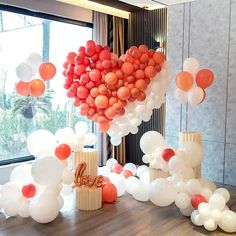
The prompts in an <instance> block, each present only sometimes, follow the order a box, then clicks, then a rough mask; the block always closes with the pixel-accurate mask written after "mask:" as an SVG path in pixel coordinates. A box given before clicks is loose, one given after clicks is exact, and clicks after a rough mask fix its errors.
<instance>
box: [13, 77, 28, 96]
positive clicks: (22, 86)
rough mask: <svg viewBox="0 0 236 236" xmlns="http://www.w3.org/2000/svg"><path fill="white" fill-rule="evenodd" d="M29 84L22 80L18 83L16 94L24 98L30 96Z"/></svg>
mask: <svg viewBox="0 0 236 236" xmlns="http://www.w3.org/2000/svg"><path fill="white" fill-rule="evenodd" d="M29 84H30V83H29V82H24V81H22V80H20V81H19V82H18V83H16V92H17V93H18V94H20V95H22V96H29V95H30V89H29Z"/></svg>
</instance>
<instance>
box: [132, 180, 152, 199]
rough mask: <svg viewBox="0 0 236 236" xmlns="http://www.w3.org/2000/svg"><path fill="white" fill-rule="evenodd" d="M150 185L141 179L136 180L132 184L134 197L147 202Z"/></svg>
mask: <svg viewBox="0 0 236 236" xmlns="http://www.w3.org/2000/svg"><path fill="white" fill-rule="evenodd" d="M148 187H149V186H148V185H147V184H144V183H142V182H141V181H138V182H135V183H134V184H133V185H132V195H133V197H134V198H135V199H136V200H138V201H141V202H146V201H148V199H149V188H148Z"/></svg>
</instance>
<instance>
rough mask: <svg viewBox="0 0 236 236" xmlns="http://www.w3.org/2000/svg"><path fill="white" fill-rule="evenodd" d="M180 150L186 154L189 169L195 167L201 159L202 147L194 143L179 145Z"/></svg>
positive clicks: (188, 142)
mask: <svg viewBox="0 0 236 236" xmlns="http://www.w3.org/2000/svg"><path fill="white" fill-rule="evenodd" d="M180 147H181V149H182V150H183V151H184V152H185V153H186V155H187V158H188V159H189V160H190V163H191V167H197V166H199V165H200V164H201V162H202V159H203V154H202V147H201V146H200V145H199V144H198V143H196V142H190V141H187V142H184V143H182V144H181V145H180Z"/></svg>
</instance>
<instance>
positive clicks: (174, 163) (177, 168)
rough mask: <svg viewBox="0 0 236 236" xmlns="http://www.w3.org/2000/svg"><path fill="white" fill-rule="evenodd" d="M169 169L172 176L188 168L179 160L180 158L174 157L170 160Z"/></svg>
mask: <svg viewBox="0 0 236 236" xmlns="http://www.w3.org/2000/svg"><path fill="white" fill-rule="evenodd" d="M168 167H169V171H170V174H172V175H173V174H175V173H176V174H177V173H181V172H183V171H184V169H185V168H186V166H185V164H184V162H183V160H182V159H181V158H179V157H178V156H173V157H172V158H171V159H170V160H169V162H168Z"/></svg>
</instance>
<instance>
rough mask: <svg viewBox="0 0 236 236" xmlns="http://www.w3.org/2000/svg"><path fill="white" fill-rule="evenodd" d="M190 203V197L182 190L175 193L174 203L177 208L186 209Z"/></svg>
mask: <svg viewBox="0 0 236 236" xmlns="http://www.w3.org/2000/svg"><path fill="white" fill-rule="evenodd" d="M190 204H191V199H190V197H189V195H188V194H186V193H184V192H182V193H178V194H177V196H176V199H175V205H176V206H177V207H178V208H181V209H186V208H188V207H189V206H190Z"/></svg>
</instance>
